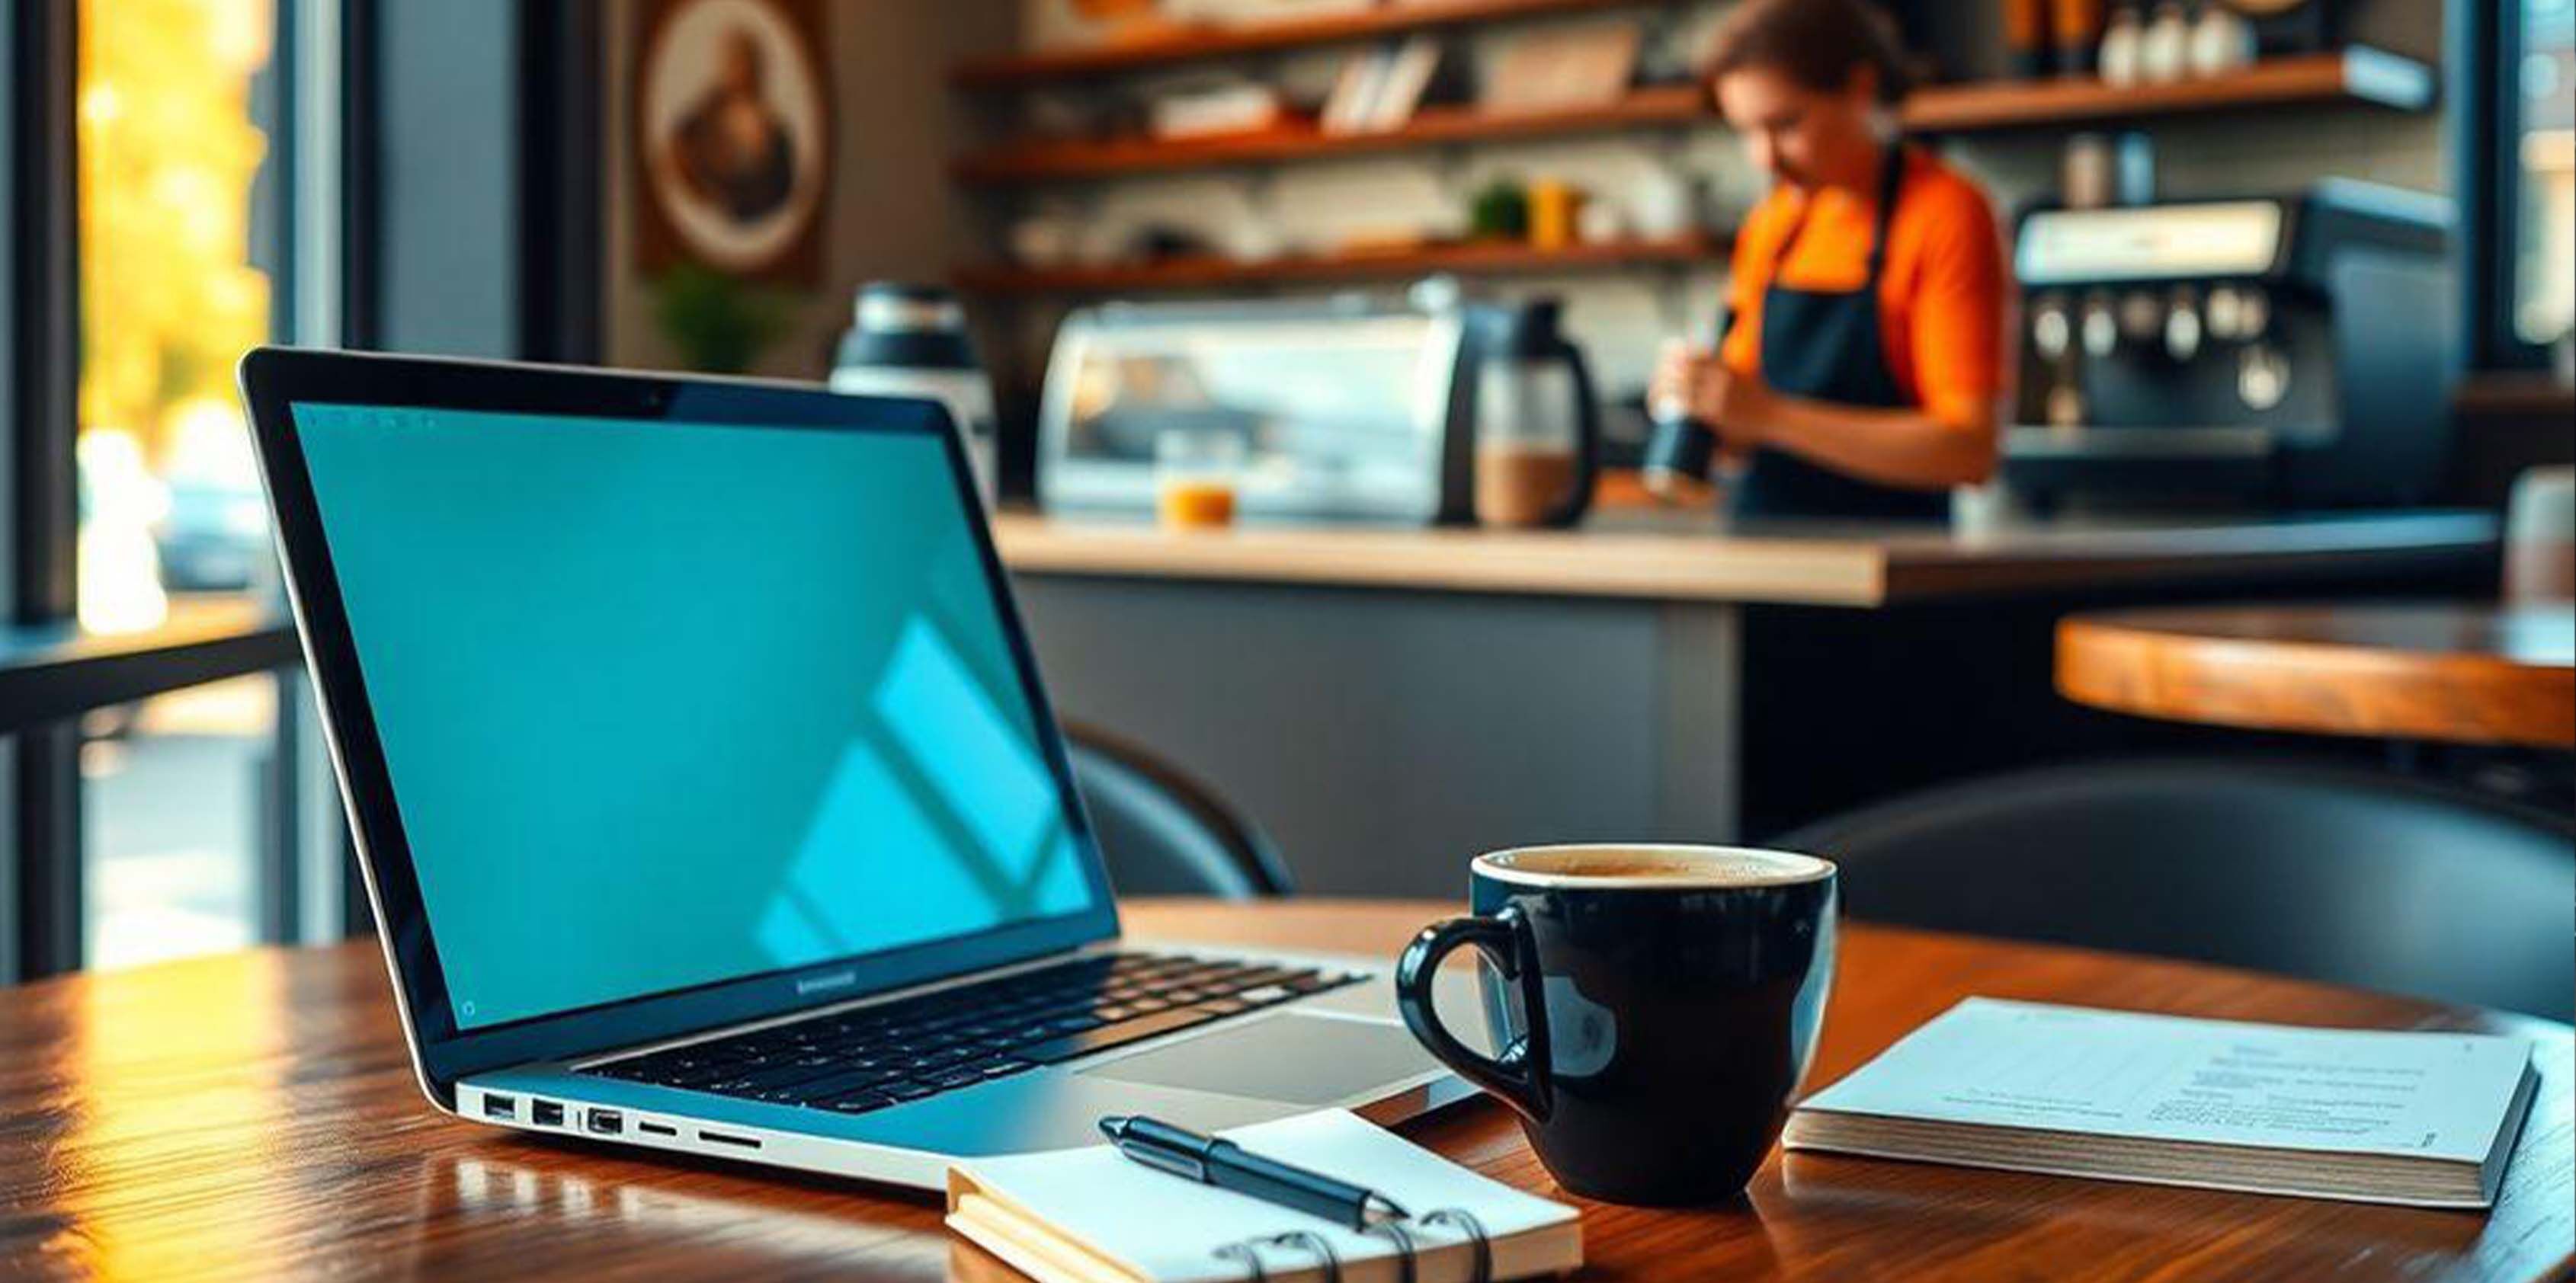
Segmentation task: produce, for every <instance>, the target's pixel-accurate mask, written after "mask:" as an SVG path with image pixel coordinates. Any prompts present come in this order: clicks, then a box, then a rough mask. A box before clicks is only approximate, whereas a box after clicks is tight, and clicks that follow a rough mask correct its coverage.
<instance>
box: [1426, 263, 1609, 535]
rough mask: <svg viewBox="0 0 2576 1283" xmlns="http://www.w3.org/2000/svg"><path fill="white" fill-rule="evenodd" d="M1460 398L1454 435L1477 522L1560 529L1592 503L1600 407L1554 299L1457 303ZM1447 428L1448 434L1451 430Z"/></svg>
mask: <svg viewBox="0 0 2576 1283" xmlns="http://www.w3.org/2000/svg"><path fill="white" fill-rule="evenodd" d="M1465 313H1466V314H1465V322H1466V327H1467V332H1466V335H1465V344H1464V350H1463V352H1462V359H1463V364H1464V369H1463V371H1462V373H1463V374H1464V376H1465V377H1462V378H1460V379H1459V380H1457V382H1456V384H1455V389H1456V391H1455V392H1454V393H1453V395H1459V396H1464V397H1465V398H1467V402H1466V405H1465V407H1464V408H1465V410H1466V414H1465V415H1464V416H1462V418H1461V420H1460V425H1459V426H1460V428H1461V429H1463V430H1462V431H1458V432H1457V434H1458V435H1459V436H1461V437H1463V438H1464V440H1465V441H1466V442H1469V443H1472V445H1471V447H1470V448H1471V449H1472V451H1473V456H1472V457H1473V465H1472V467H1473V477H1474V481H1473V486H1472V496H1473V498H1472V510H1473V514H1474V517H1475V520H1476V521H1477V523H1478V524H1480V525H1488V526H1570V525H1573V524H1574V523H1575V522H1578V521H1580V520H1582V519H1583V514H1584V512H1585V511H1586V510H1588V509H1589V508H1590V507H1591V505H1592V487H1593V483H1594V482H1595V481H1596V480H1597V479H1598V475H1599V471H1600V458H1601V406H1600V403H1599V402H1598V401H1597V400H1595V399H1594V397H1593V394H1592V375H1591V372H1590V371H1589V370H1588V369H1587V368H1586V367H1585V366H1584V362H1583V352H1582V349H1580V348H1578V347H1576V346H1575V345H1574V343H1573V341H1572V340H1570V339H1568V338H1567V337H1566V336H1565V332H1564V329H1563V326H1562V325H1561V323H1560V322H1561V319H1562V313H1561V309H1560V307H1559V305H1558V302H1557V300H1555V299H1552V298H1551V299H1534V300H1531V301H1529V302H1526V303H1517V304H1514V303H1486V302H1478V303H1470V304H1468V305H1466V309H1465ZM1453 430H1454V429H1453Z"/></svg>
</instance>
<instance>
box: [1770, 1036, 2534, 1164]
mask: <svg viewBox="0 0 2576 1283" xmlns="http://www.w3.org/2000/svg"><path fill="white" fill-rule="evenodd" d="M2530 1057H2531V1048H2530V1045H2529V1044H2528V1043H2526V1042H2523V1041H2521V1040H2519V1039H2512V1038H2498V1037H2493V1036H2489V1035H2483V1034H2457V1033H2397V1032H2385V1031H2378V1030H2336V1029H2308V1028H2300V1027H2296V1026H2288V1025H2260V1024H2242V1023H2238V1022H2234V1021H2225V1020H2191V1019H2184V1018H2180V1017H2174V1016H2151V1015H2141V1014H2136V1013H2132V1012H2120V1011H2097V1010H2092V1009H2088V1008H2082V1007H2059V1006H2051V1005H2048V1004H2044V1003H2027V1002H2007V1001H2003V1000H2000V999H1992V998H1970V999H1967V1000H1965V1001H1963V1002H1961V1003H1960V1004H1959V1005H1958V1006H1955V1007H1952V1008H1951V1009H1950V1010H1948V1011H1946V1012H1944V1013H1942V1014H1941V1015H1940V1016H1939V1017H1937V1018H1935V1019H1933V1020H1932V1021H1931V1022H1930V1023H1928V1024H1926V1025H1924V1026H1923V1027H1922V1028H1920V1029H1917V1030H1915V1031H1914V1032H1913V1033H1911V1034H1908V1035H1906V1036H1905V1038H1904V1039H1903V1040H1901V1041H1899V1042H1898V1043H1897V1044H1896V1045H1895V1046H1893V1047H1890V1048H1888V1049H1887V1051H1886V1052H1884V1053H1882V1054H1881V1055H1880V1056H1879V1057H1878V1058H1877V1059H1875V1060H1873V1061H1871V1062H1869V1063H1868V1064H1866V1065H1863V1066H1862V1067H1861V1068H1860V1069H1858V1070H1856V1071H1854V1072H1853V1073H1852V1074H1851V1075H1850V1076H1849V1077H1846V1078H1844V1079H1843V1080H1842V1081H1841V1082H1838V1083H1836V1084H1834V1085H1833V1086H1831V1087H1828V1088H1826V1089H1825V1090H1824V1091H1822V1092H1819V1093H1817V1094H1816V1095H1814V1096H1811V1097H1809V1098H1808V1099H1807V1100H1806V1101H1805V1102H1803V1104H1802V1105H1801V1108H1805V1109H1816V1110H1833V1111H1838V1112H1842V1113H1852V1114H1877V1115H1887V1116H1892V1117H1899V1118H1921V1119H1934V1120H1939V1121H1944V1122H1957V1123H1971V1124H1983V1125H1988V1126H1997V1127H2025V1128H2037V1129H2044V1130H2049V1131H2067V1132H2089V1133H2096V1134H2101V1135H2107V1136H2134V1137H2147V1138H2151V1139H2157V1140H2174V1141H2192V1142H2200V1143H2206V1144H2219V1145H2259V1146H2266V1147H2270V1148H2275V1149H2299V1150H2317V1151H2325V1152H2335V1153H2367V1154H2390V1155H2405V1156H2412V1157H2426V1158H2446V1159H2458V1160H2461V1161H2464V1162H2469V1163H2476V1162H2479V1161H2481V1160H2483V1159H2484V1158H2485V1157H2486V1156H2487V1151H2488V1150H2489V1148H2490V1147H2492V1146H2493V1144H2494V1143H2495V1138H2496V1131H2497V1128H2498V1127H2499V1126H2500V1125H2501V1124H2502V1122H2503V1120H2504V1117H2505V1114H2506V1111H2507V1109H2508V1108H2509V1106H2510V1105H2511V1102H2512V1099H2513V1095H2514V1091H2515V1088H2516V1087H2517V1086H2518V1085H2519V1083H2520V1081H2521V1078H2522V1073H2523V1066H2524V1065H2525V1064H2526V1063H2527V1062H2528V1061H2529V1060H2530Z"/></svg>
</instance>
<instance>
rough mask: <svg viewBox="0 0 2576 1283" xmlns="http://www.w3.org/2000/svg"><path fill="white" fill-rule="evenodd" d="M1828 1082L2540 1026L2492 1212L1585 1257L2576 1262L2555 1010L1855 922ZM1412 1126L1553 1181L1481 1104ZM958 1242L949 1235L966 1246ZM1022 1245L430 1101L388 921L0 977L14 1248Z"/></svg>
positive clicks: (662, 1264) (1723, 1216) (1689, 1242)
mask: <svg viewBox="0 0 2576 1283" xmlns="http://www.w3.org/2000/svg"><path fill="white" fill-rule="evenodd" d="M1453 911H1454V906H1450V905H1446V904H1441V903H1436V902H1401V901H1398V902H1383V901H1381V902H1353V901H1325V900H1308V901H1300V902H1293V903H1288V904H1284V905H1277V906H1260V907H1253V906H1231V905H1216V904H1210V903H1206V902H1197V901H1165V902H1151V901H1148V902H1142V903H1140V904H1138V905H1135V906H1132V907H1131V910H1130V913H1129V926H1130V931H1131V933H1133V934H1138V935H1146V934H1160V935H1167V936H1172V937H1176V938H1192V939H1211V938H1221V939H1236V940H1243V941H1247V942H1252V941H1258V942H1262V943H1272V944H1281V945H1296V946H1306V947H1330V948H1336V949H1351V950H1357V951H1364V952H1368V953H1373V954H1379V955H1392V954H1393V953H1394V951H1395V950H1396V949H1397V948H1398V946H1399V945H1400V944H1401V943H1402V942H1403V941H1404V940H1405V939H1406V937H1407V936H1408V935H1409V934H1410V933H1411V932H1412V931H1413V930H1414V928H1415V927H1417V926H1418V925H1419V924H1420V923H1422V922H1424V921H1426V920H1428V919H1430V918H1433V917H1435V916H1439V915H1442V914H1444V913H1448V912H1453ZM1841 965H1842V973H1841V976H1840V980H1839V983H1838V985H1837V988H1836V990H1835V993H1834V997H1833V1005H1832V1008H1831V1014H1830V1015H1829V1016H1828V1017H1827V1020H1826V1027H1825V1040H1824V1046H1823V1049H1822V1051H1821V1053H1820V1055H1819V1057H1818V1059H1817V1064H1816V1073H1815V1078H1814V1081H1815V1083H1817V1084H1822V1083H1824V1082H1828V1081H1831V1080H1832V1079H1834V1078H1837V1077H1839V1076H1841V1075H1842V1074H1844V1073H1846V1072H1849V1071H1850V1070H1851V1069H1852V1068H1853V1067H1855V1066H1856V1065H1858V1064H1859V1063H1860V1062H1861V1061H1862V1060H1864V1059H1866V1058H1867V1057H1868V1056H1870V1055H1871V1054H1873V1053H1875V1052H1877V1051H1878V1050H1879V1049H1880V1048H1882V1047H1884V1046H1886V1045H1887V1044H1888V1043H1889V1042H1890V1041H1892V1040H1893V1039H1895V1038H1896V1037H1897V1036H1898V1035H1899V1034H1901V1033H1903V1032H1904V1031H1906V1030H1907V1029H1910V1028H1912V1027H1913V1026H1915V1025H1916V1024H1918V1023H1920V1022H1921V1021H1923V1020H1925V1019H1927V1018H1929V1017H1931V1016H1932V1015H1934V1014H1935V1013H1937V1012H1939V1011H1940V1010H1942V1009H1943V1008H1945V1007H1947V1006H1949V1005H1950V1004H1951V1003H1952V1002H1953V1001H1955V1000H1956V999H1958V998H1959V997H1961V996H1962V995H1966V994H1971V993H1977V994H1989V995H1995V996H2002V997H2014V998H2029V999H2053V1000H2064V1001H2076V1002H2087V1003H2096V1004H2100V1005H2104V1006H2112V1007H2129V1008H2138V1009H2144V1010H2155V1011H2170V1012H2182V1013H2188V1014H2193V1015H2205V1016H2223V1017H2234V1018H2248V1019H2260V1020H2284V1021H2293V1022H2299V1023H2308V1024H2323V1025H2346V1026H2375V1027H2386V1028H2401V1029H2402V1028H2443V1029H2472V1030H2481V1031H2487V1032H2496V1033H2509V1034H2514V1035H2518V1036H2522V1037H2528V1038H2531V1039H2533V1040H2534V1041H2535V1042H2536V1043H2537V1045H2538V1047H2539V1052H2538V1061H2539V1065H2540V1068H2541V1073H2542V1083H2543V1085H2542V1088H2541V1095H2540V1098H2539V1101H2538V1102H2537V1104H2535V1106H2534V1107H2533V1110H2532V1114H2531V1119H2530V1122H2529V1124H2528V1125H2527V1126H2526V1127H2525V1129H2524V1132H2523V1135H2522V1137H2521V1140H2520V1143H2519V1145H2518V1147H2517V1149H2516V1152H2515V1156H2514V1159H2513V1166H2512V1168H2511V1170H2510V1172H2509V1174H2508V1177H2507V1180H2506V1184H2505V1190H2504V1195H2503V1198H2502V1200H2501V1201H2500V1202H2499V1203H2498V1205H2497V1206H2496V1208H2495V1210H2494V1212H2493V1213H2492V1214H2491V1215H2478V1214H2473V1213H2466V1212H2449V1211H2442V1212H2437V1211H2423V1210H2417V1209H2409V1208H2395V1207H2374V1206H2366V1205H2362V1204H2355V1203H2334V1202H2323V1201H2314V1200H2306V1199H2294V1198H2269V1197H2261V1196H2256V1195H2245V1194H2229V1193H2221V1192H2216V1191H2208V1190H2187V1189H2166V1188H2160V1187H2156V1186H2147V1185H2122V1184H2113V1183H2108V1182H2097V1181H2082V1180H2074V1179H2067V1178H2059V1177H2046V1176H2028V1175H2020V1174H2016V1173H2009V1172H1990V1171H1975V1170H1970V1169H1965V1168H1947V1167H1938V1166H1929V1165H1921V1164H1909V1163H1897V1162H1887V1161H1879V1160H1871V1159H1860V1158H1844V1157H1836V1156H1830V1155H1818V1154H1797V1155H1790V1156H1787V1157H1785V1158H1783V1157H1779V1156H1775V1157H1774V1159H1773V1161H1772V1162H1770V1163H1769V1164H1768V1165H1767V1166H1765V1167H1764V1168H1763V1169H1762V1172H1761V1174H1760V1175H1759V1176H1757V1177H1756V1178H1755V1181H1754V1184H1753V1187H1752V1189H1751V1191H1750V1193H1749V1196H1748V1197H1747V1198H1746V1199H1744V1200H1742V1201H1739V1202H1736V1203H1733V1204H1730V1205H1725V1206H1719V1207H1712V1208H1707V1209H1703V1210H1695V1211H1681V1212H1674V1211H1645V1210H1637V1209H1630V1208H1619V1207H1611V1206H1606V1205H1587V1206H1586V1207H1585V1208H1584V1237H1585V1243H1586V1253H1587V1255H1588V1257H1589V1258H1590V1261H1591V1266H1590V1268H1589V1269H1588V1270H1587V1271H1586V1272H1585V1274H1584V1275H1583V1277H1585V1278H1591V1279H1717V1278H1722V1279H1764V1278H1784V1277H1806V1278H1833V1279H1843V1278H1863V1277H1884V1278H1891V1279H1893V1278H1902V1279H1907V1280H1935V1279H1961V1280H1968V1279H1978V1280H1982V1279H1995V1278H2029V1279H2113V1278H2118V1279H2139V1278H2155V1279H2170V1280H2181V1279H2194V1280H2197V1279H2211V1278H2254V1277H2261V1278H2282V1279H2309V1278H2319V1277H2323V1276H2325V1275H2327V1274H2329V1273H2333V1272H2335V1271H2342V1273H2341V1274H2338V1275H2337V1277H2347V1278H2401V1277H2402V1278H2409V1279H2427V1278H2461V1279H2471V1278H2474V1279H2517V1280H2519V1279H2530V1278H2539V1277H2563V1276H2566V1275H2567V1274H2568V1273H2569V1271H2570V1252H2571V1247H2576V1207H2571V1202H2570V1200H2571V1194H2576V1189H2571V1175H2570V1162H2571V1155H2576V1150H2571V1125H2576V1120H2571V1117H2570V1092H2569V1083H2570V1069H2571V1067H2570V1032H2569V1030H2568V1028H2567V1027H2566V1026H2564V1025H2557V1024H2550V1023H2546V1022H2542V1021H2536V1020H2531V1019H2527V1018H2523V1017H2517V1016H2508V1015H2500V1014H2496V1013H2491V1012H2482V1011H2478V1010H2475V1009H2472V1008H2463V1007H2444V1006H2438V1005H2434V1004H2430V1003H2423V1002H2415V1001H2409V1000H2405V999H2399V998H2390V997H2382V996H2378V995H2373V994H2365V993H2359V992H2354V991H2350V990H2342V989H2334V988H2328V987H2325V986H2320V985H2314V984H2307V983H2303V982H2298V981H2291V980H2277V979H2270V978H2265V977H2259V976H2255V975H2250V974H2246V973H2242V972H2234V971H2227V970H2222V969H2219V968H2214V967H2206V966H2197V965H2185V964H2180V963H2166V962H2150V961H2143V960H2138V959H2132V958H2123V957H2117V956H2112V955H2106V954H2094V953H2085V952H2079V951H2074V950H2068V949H2061V948H2049V947H2038V946H2028V945H2017V944H2004V943H1999V942H1991V941H1982V940H1975V939H1968V938H1963V937H1955V936H1943V935H1936V934H1929V933H1923V932H1913V931H1898V930H1891V929H1885V928H1873V927H1867V926H1859V925H1855V926H1854V927H1853V928H1852V929H1851V930H1850V932H1849V934H1848V936H1847V937H1846V948H1845V950H1844V952H1843V957H1842V964H1841ZM1406 1130H1407V1132H1408V1134H1410V1135H1412V1136H1413V1137H1414V1138H1415V1139H1417V1140H1419V1141H1420V1142H1422V1143H1424V1144H1427V1145H1430V1146H1431V1147H1433V1148H1435V1149H1437V1150H1439V1151H1440V1152H1442V1153H1444V1154H1447V1155H1449V1156H1450V1157H1451V1158H1453V1159H1456V1160H1457V1161H1460V1162H1463V1163H1467V1164H1469V1165H1471V1166H1474V1167H1476V1168H1478V1169H1480V1170H1482V1171H1484V1172H1486V1173H1488V1174H1490V1175H1492V1176H1495V1177H1497V1178H1499V1179H1502V1180H1505V1181H1509V1182H1512V1183H1513V1184H1516V1185H1520V1186H1523V1187H1526V1188H1529V1189H1533V1190H1537V1191H1539V1192H1541V1193H1552V1192H1553V1190H1552V1187H1551V1186H1550V1184H1549V1182H1548V1180H1547V1177H1546V1174H1545V1173H1544V1172H1543V1171H1542V1170H1541V1169H1540V1168H1539V1167H1538V1165H1537V1162H1536V1160H1535V1159H1534V1158H1532V1156H1531V1154H1530V1151H1529V1149H1528V1148H1527V1147H1526V1146H1525V1145H1524V1144H1523V1143H1522V1140H1521V1137H1520V1134H1519V1131H1518V1129H1517V1128H1516V1127H1515V1126H1514V1124H1513V1123H1512V1122H1511V1120H1510V1118H1509V1116H1508V1115H1506V1114H1504V1113H1503V1112H1502V1111H1501V1110H1500V1109H1498V1108H1496V1107H1494V1106H1492V1105H1490V1104H1484V1103H1478V1104H1474V1105H1468V1106H1463V1107H1461V1108H1459V1109H1456V1110H1452V1111H1450V1112H1448V1113H1446V1114H1444V1115H1442V1116H1439V1117H1435V1118H1432V1119H1428V1120H1423V1121H1422V1122H1419V1123H1416V1124H1412V1125H1409V1126H1408V1127H1407V1128H1406ZM952 1253H954V1257H955V1259H954V1260H953V1261H952ZM952 1268H954V1269H955V1270H957V1271H958V1272H959V1273H961V1274H964V1275H969V1276H986V1277H988V1276H989V1272H991V1271H994V1270H996V1269H997V1266H996V1265H995V1263H994V1262H992V1261H991V1259H990V1258H988V1257H984V1256H983V1255H982V1254H981V1253H980V1252H979V1251H977V1250H976V1249H973V1248H968V1247H963V1246H957V1245H952V1243H951V1242H950V1240H949V1239H948V1237H947V1236H946V1235H945V1234H944V1233H943V1232H942V1231H941V1229H940V1226H939V1209H938V1206H937V1204H936V1202H935V1200H933V1199H931V1198H929V1197H927V1196H921V1195H916V1194H911V1193H905V1192H893V1191H887V1190H883V1189H879V1188H875V1187H870V1186H865V1185H859V1184H855V1183H851V1182H846V1181H834V1180H825V1179H820V1178H811V1177H798V1176H791V1175H786V1174H781V1173H774V1172H767V1171H763V1170H761V1169H757V1168H751V1167H740V1166H730V1165H724V1164H720V1163H715V1162H694V1161H689V1160H683V1159H672V1158H663V1157H629V1156H625V1155H621V1154H617V1153H614V1152H610V1151H607V1150H602V1149H594V1148H591V1147H589V1146H586V1145H583V1144H581V1143H579V1142H574V1141H563V1142H550V1141H547V1140H542V1139H530V1138H526V1137H522V1136H518V1135H514V1134H505V1133H502V1132H498V1131H493V1130H487V1129H484V1128H481V1127H475V1126H470V1125H467V1124H464V1123H459V1122H455V1121H452V1120H449V1119H447V1118H445V1117H442V1116H439V1115H436V1114H433V1113H431V1112H430V1111H429V1109H428V1108H427V1107H426V1106H425V1105H424V1104H423V1103H422V1101H421V1098H420V1095H419V1090H418V1088H417V1087H415V1086H414V1085H413V1081H412V1078H411V1071H410V1067H409V1062H408V1061H407V1060H406V1059H405V1057H404V1052H403V1044H402V1037H401V1034H400V1032H399V1030H398V1029H397V1027H396V1025H395V1022H394V1014H393V1004H392V1002H391V1001H390V997H389V993H388V990H387V987H386V982H385V977H384V973H383V967H382V963H381V960H380V957H379V955H378V954H377V952H376V948H375V946H374V944H373V943H372V942H365V943H357V944H350V945H345V946H341V947H337V948H330V949H319V950H304V951H282V950H261V951H256V952H246V953H239V954H230V955H225V956H221V957H215V958H210V959H205V960H202V961H195V962H184V963H175V964H170V965H166V966H161V967H154V968H148V969H145V970H140V971H134V972H127V973H122V974H111V975H104V976H96V977H69V978H64V979H58V980H52V981H47V982H44V983H41V984H36V985H30V986H26V987H23V988H19V989H15V990H6V991H0V1277H7V1278H13V1279H14V1278H30V1277H32V1278H77V1277H91V1276H96V1277H117V1278H154V1279H158V1278H172V1277H181V1276H186V1277H215V1278H243V1279H273V1278H300V1277H319V1276H323V1275H330V1276H334V1277H350V1276H356V1277H375V1276H381V1275H404V1276H420V1277H440V1278H445V1277H455V1278H468V1279H476V1280H485V1279H501V1278H514V1277H551V1278H578V1279H599V1278H643V1277H663V1276H669V1277H685V1278H729V1279H754V1278H759V1279H769V1278H827V1277H828V1278H835V1279H921V1280H929V1279H939V1278H943V1277H946V1276H947V1275H948V1273H949V1272H950V1271H951V1269H952Z"/></svg>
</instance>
